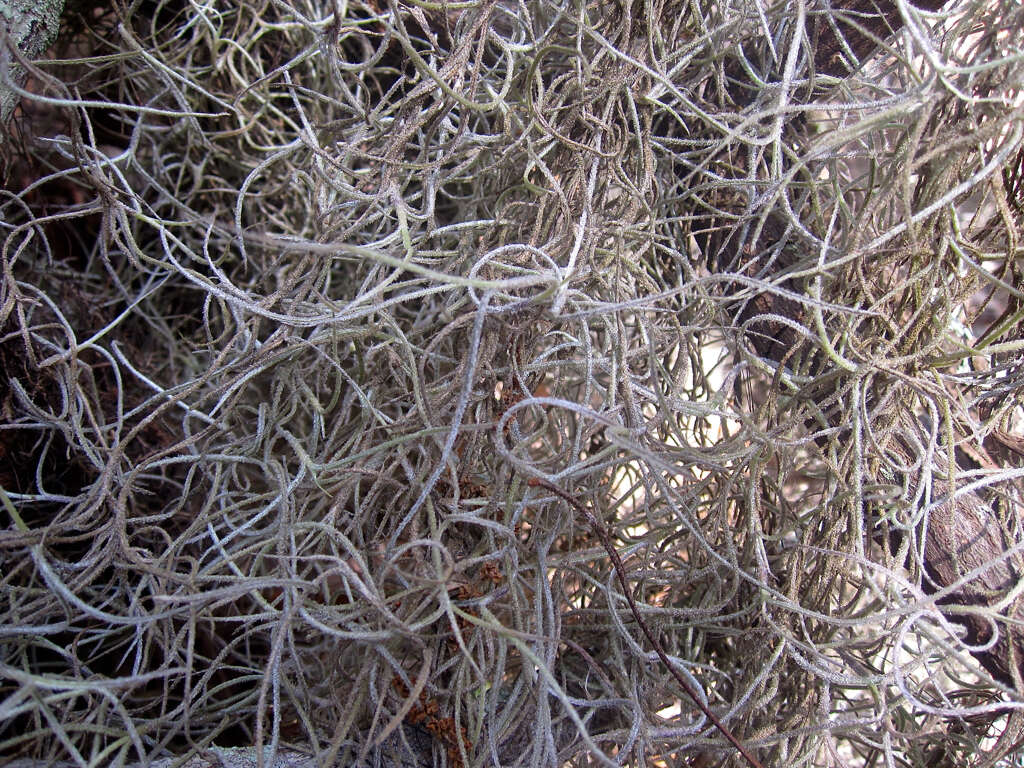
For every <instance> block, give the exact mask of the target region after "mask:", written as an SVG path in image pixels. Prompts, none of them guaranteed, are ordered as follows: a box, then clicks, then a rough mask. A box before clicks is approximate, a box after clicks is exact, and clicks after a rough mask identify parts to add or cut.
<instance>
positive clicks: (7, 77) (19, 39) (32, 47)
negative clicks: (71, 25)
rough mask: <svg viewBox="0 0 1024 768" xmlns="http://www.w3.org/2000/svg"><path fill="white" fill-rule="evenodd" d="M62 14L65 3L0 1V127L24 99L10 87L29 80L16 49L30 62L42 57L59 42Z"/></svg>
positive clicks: (0, 137) (61, 1) (35, 0)
mask: <svg viewBox="0 0 1024 768" xmlns="http://www.w3.org/2000/svg"><path fill="white" fill-rule="evenodd" d="M63 11H64V0H0V19H2V26H0V30H2V32H3V35H2V39H0V42H2V45H0V127H2V126H4V125H6V123H7V121H8V120H9V119H10V118H11V115H12V114H14V108H15V107H16V106H18V101H19V100H20V99H21V97H20V96H19V95H18V92H17V91H16V90H14V89H13V88H11V85H10V84H11V83H13V84H14V85H15V86H17V87H18V88H21V87H22V86H23V85H25V78H26V77H27V76H28V72H27V71H26V70H25V68H24V67H22V66H21V65H20V64H18V63H17V59H16V57H15V56H14V54H13V49H16V50H17V51H18V53H19V54H20V55H21V56H24V57H25V58H28V59H35V58H37V57H39V56H41V55H42V54H43V52H45V51H46V49H47V48H49V47H50V46H51V45H53V41H54V40H56V39H57V30H58V28H59V27H60V15H61V13H62V12H63ZM2 136H3V134H0V140H2Z"/></svg>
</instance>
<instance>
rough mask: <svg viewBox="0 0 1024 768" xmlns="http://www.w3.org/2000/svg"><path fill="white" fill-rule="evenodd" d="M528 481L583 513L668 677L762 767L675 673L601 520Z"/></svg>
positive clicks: (566, 496) (746, 756)
mask: <svg viewBox="0 0 1024 768" xmlns="http://www.w3.org/2000/svg"><path fill="white" fill-rule="evenodd" d="M529 485H531V486H535V487H536V486H540V487H541V488H545V489H547V490H549V491H551V492H552V493H554V494H556V495H557V496H559V497H560V498H562V499H564V500H565V501H566V502H567V503H568V504H569V505H570V506H571V507H572V508H573V509H575V510H576V511H577V512H579V513H580V514H581V515H582V516H583V519H584V520H586V521H587V524H588V525H590V528H591V530H593V532H594V535H595V536H597V538H598V539H600V541H601V545H602V546H603V547H604V549H605V551H606V552H607V553H608V557H609V558H610V559H611V561H612V566H613V567H614V568H615V575H616V576H617V577H618V579H619V586H621V587H622V594H623V595H625V597H626V602H627V603H629V610H630V611H632V613H633V618H635V619H636V623H637V624H639V625H640V629H641V630H642V631H643V633H644V635H645V636H646V637H647V640H648V641H649V642H650V643H651V645H652V646H654V651H655V653H657V654H658V658H659V659H661V663H662V664H664V665H665V667H666V668H667V669H668V671H669V673H671V675H672V677H674V678H675V680H676V682H677V683H679V687H680V688H682V689H683V690H684V691H686V695H687V696H689V697H690V698H691V699H692V700H693V703H694V704H696V705H697V708H698V709H699V710H700V711H701V712H703V713H704V715H705V716H706V717H707V718H708V720H710V721H711V723H712V724H713V725H714V726H715V728H717V729H718V730H719V731H720V732H721V734H722V735H723V736H725V738H726V739H728V741H729V743H730V744H732V745H733V746H734V747H736V749H737V750H738V751H739V753H740V754H741V755H743V759H744V760H746V761H747V763H749V764H750V766H751V768H764V766H763V765H762V764H761V762H760V761H759V760H758V759H757V758H756V757H754V756H753V755H752V754H750V752H749V751H748V750H747V748H746V747H744V746H743V744H742V743H741V742H740V740H739V739H737V738H736V737H735V736H733V734H732V732H731V731H730V730H729V729H728V728H727V727H726V726H725V725H724V724H723V723H722V721H721V720H719V719H718V718H717V717H715V714H714V713H713V712H712V711H711V709H710V708H709V707H708V706H707V705H706V704H705V703H704V702H703V701H701V700H700V697H699V696H698V695H697V692H696V691H695V690H694V689H693V686H691V685H690V684H689V683H688V682H687V681H686V680H685V679H684V678H683V676H682V675H681V674H679V671H678V670H677V669H676V668H675V666H674V665H673V664H672V662H671V661H670V660H669V658H668V655H667V654H666V653H665V651H664V649H663V648H662V647H661V643H659V642H658V640H657V638H655V637H654V634H653V633H652V632H651V630H650V628H649V627H648V626H647V622H645V621H644V620H643V618H641V616H640V611H639V609H638V608H637V607H636V602H635V601H634V600H633V595H632V594H631V593H630V591H629V583H628V582H627V581H626V569H625V567H624V566H623V565H622V558H620V557H619V553H618V552H617V551H616V549H615V547H614V546H613V545H612V540H611V537H610V536H609V535H608V531H606V530H605V528H604V526H603V525H602V524H601V521H600V520H598V519H597V518H596V517H595V516H594V514H593V513H592V512H591V511H590V510H589V509H587V508H586V507H585V506H583V505H582V504H580V503H579V502H578V501H576V499H574V498H573V497H572V496H571V495H570V494H568V493H566V492H565V491H563V490H562V489H561V488H559V487H558V486H557V485H553V484H552V483H549V482H547V481H546V480H541V479H539V478H531V479H530V481H529Z"/></svg>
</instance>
